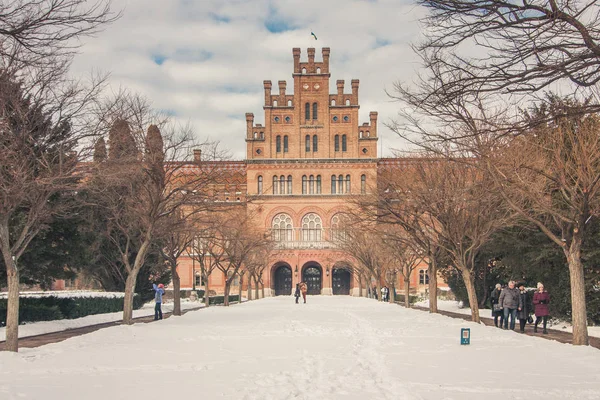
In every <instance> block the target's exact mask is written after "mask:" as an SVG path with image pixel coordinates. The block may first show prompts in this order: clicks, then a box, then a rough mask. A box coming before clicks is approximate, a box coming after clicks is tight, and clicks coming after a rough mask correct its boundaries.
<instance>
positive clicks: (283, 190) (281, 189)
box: [279, 175, 285, 194]
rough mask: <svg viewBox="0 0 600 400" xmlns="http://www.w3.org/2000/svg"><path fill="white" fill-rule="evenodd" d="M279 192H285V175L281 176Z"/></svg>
mask: <svg viewBox="0 0 600 400" xmlns="http://www.w3.org/2000/svg"><path fill="white" fill-rule="evenodd" d="M279 194H285V176H283V175H281V176H280V177H279Z"/></svg>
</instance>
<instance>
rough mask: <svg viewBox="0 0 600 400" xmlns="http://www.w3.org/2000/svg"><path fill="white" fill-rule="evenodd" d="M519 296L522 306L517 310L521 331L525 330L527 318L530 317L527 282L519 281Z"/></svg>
mask: <svg viewBox="0 0 600 400" xmlns="http://www.w3.org/2000/svg"><path fill="white" fill-rule="evenodd" d="M519 296H520V303H521V308H520V309H519V311H518V312H517V317H518V318H519V331H520V332H521V333H524V332H525V324H526V323H527V318H528V317H529V301H528V295H527V290H525V284H524V283H519Z"/></svg>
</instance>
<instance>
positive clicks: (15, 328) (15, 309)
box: [4, 255, 19, 352]
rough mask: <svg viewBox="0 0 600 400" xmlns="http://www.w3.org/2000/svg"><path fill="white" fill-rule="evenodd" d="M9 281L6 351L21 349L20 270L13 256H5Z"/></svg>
mask: <svg viewBox="0 0 600 400" xmlns="http://www.w3.org/2000/svg"><path fill="white" fill-rule="evenodd" d="M4 263H5V265H6V266H7V267H6V277H7V281H8V282H7V283H8V304H7V310H6V345H5V350H6V351H15V352H17V351H19V270H18V269H17V267H16V265H15V262H14V261H13V259H12V256H10V255H8V256H5V257H4Z"/></svg>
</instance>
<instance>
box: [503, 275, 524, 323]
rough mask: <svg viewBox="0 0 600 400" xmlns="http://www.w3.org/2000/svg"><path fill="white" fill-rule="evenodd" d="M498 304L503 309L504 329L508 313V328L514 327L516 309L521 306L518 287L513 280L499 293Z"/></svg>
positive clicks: (518, 309)
mask: <svg viewBox="0 0 600 400" xmlns="http://www.w3.org/2000/svg"><path fill="white" fill-rule="evenodd" d="M500 305H501V306H502V309H503V310H504V329H508V316H509V315H510V329H511V330H514V329H515V319H516V318H517V311H520V310H521V308H522V307H523V304H521V295H520V293H519V289H517V288H516V287H515V281H510V282H508V287H506V288H504V290H503V291H502V293H500Z"/></svg>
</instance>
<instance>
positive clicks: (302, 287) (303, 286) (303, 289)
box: [300, 282, 308, 304]
mask: <svg viewBox="0 0 600 400" xmlns="http://www.w3.org/2000/svg"><path fill="white" fill-rule="evenodd" d="M300 292H301V293H302V299H304V303H305V304H306V292H308V286H306V282H301V283H300Z"/></svg>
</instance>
